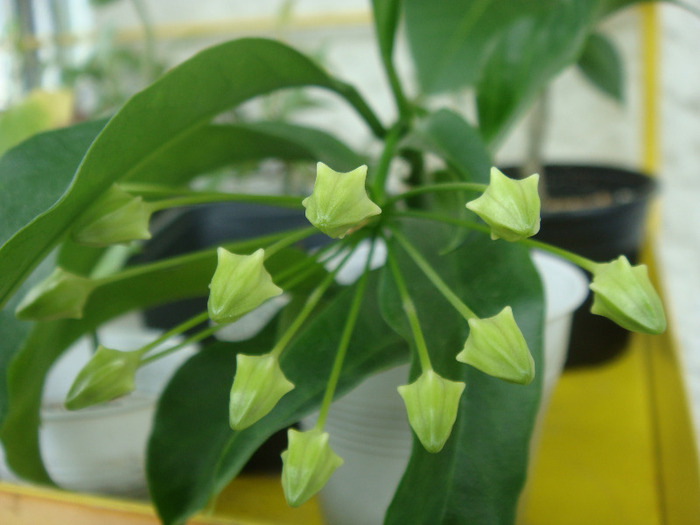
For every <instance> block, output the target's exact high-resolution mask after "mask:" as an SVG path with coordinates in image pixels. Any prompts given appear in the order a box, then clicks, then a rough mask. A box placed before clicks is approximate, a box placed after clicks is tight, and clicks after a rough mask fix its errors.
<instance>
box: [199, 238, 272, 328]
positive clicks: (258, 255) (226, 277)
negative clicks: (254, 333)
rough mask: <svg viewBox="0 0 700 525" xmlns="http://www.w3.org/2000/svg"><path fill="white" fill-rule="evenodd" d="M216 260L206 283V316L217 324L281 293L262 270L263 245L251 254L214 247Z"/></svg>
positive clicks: (233, 317)
mask: <svg viewBox="0 0 700 525" xmlns="http://www.w3.org/2000/svg"><path fill="white" fill-rule="evenodd" d="M216 253H217V256H218V263H217V265H216V271H215V272H214V276H213V277H212V279H211V284H209V289H210V292H209V302H208V304H207V307H208V309H209V317H210V318H211V319H212V321H214V322H216V323H229V322H231V321H235V320H236V319H238V318H239V317H240V316H242V315H243V314H246V313H248V312H250V311H251V310H255V309H256V308H257V307H258V306H260V305H261V304H262V303H264V302H265V301H267V300H268V299H270V298H271V297H275V296H277V295H280V294H281V293H282V289H281V288H279V287H278V286H276V285H275V283H273V282H272V277H270V274H269V273H268V272H267V270H265V266H263V261H264V259H265V252H264V250H263V249H262V248H260V249H259V250H257V251H256V252H254V253H251V254H250V255H236V254H235V253H231V252H229V251H227V250H226V249H224V248H219V249H218V250H217V252H216Z"/></svg>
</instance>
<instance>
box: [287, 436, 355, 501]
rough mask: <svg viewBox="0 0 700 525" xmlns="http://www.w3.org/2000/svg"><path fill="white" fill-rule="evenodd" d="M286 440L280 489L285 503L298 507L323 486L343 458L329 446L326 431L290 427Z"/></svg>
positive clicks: (341, 462)
mask: <svg viewBox="0 0 700 525" xmlns="http://www.w3.org/2000/svg"><path fill="white" fill-rule="evenodd" d="M287 440H288V445H287V450H285V451H284V452H282V489H283V490H284V497H285V499H286V500H287V503H288V504H289V505H290V506H291V507H298V506H299V505H301V504H302V503H304V502H305V501H307V500H308V499H309V498H311V496H313V495H314V494H316V493H317V492H318V491H319V490H321V489H322V488H323V486H324V485H325V484H326V482H327V481H328V478H330V477H331V474H333V472H334V471H335V469H337V468H338V467H339V466H340V465H342V464H343V460H342V459H341V458H340V457H339V456H338V455H337V454H336V453H335V452H333V451H332V450H331V447H330V446H329V445H328V432H322V431H321V430H318V429H312V430H308V431H306V432H299V431H298V430H294V429H293V428H290V429H289V430H288V431H287Z"/></svg>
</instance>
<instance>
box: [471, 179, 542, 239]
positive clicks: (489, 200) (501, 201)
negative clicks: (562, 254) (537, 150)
mask: <svg viewBox="0 0 700 525" xmlns="http://www.w3.org/2000/svg"><path fill="white" fill-rule="evenodd" d="M539 179H540V176H539V175H538V174H534V175H530V176H529V177H527V178H525V179H522V180H516V179H511V178H510V177H507V176H506V175H504V174H503V173H501V172H500V171H499V170H498V169H497V168H491V180H490V183H489V185H488V187H487V188H486V191H485V192H484V193H483V194H482V195H481V197H479V198H477V199H474V200H473V201H470V202H468V203H467V208H469V209H470V210H471V211H473V212H474V213H476V214H477V215H478V216H479V217H481V218H482V219H483V220H484V222H486V224H488V225H489V226H490V227H491V238H492V239H498V238H499V237H501V238H503V239H505V240H506V241H511V242H512V241H518V240H520V239H524V238H526V237H531V236H532V235H535V234H536V233H537V232H538V231H540V196H539V194H538V193H537V183H538V182H539Z"/></svg>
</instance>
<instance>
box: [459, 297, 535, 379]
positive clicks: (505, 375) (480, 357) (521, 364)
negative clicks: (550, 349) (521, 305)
mask: <svg viewBox="0 0 700 525" xmlns="http://www.w3.org/2000/svg"><path fill="white" fill-rule="evenodd" d="M468 322H469V337H468V338H467V342H466V343H465V344H464V349H463V350H462V351H461V352H460V353H459V354H457V361H460V362H462V363H466V364H468V365H471V366H473V367H474V368H478V369H479V370H481V371H482V372H484V373H486V374H489V375H491V376H494V377H498V378H499V379H504V380H506V381H510V382H511V383H520V384H522V385H527V384H528V383H530V382H531V381H532V380H533V379H534V377H535V361H534V360H533V359H532V355H530V350H529V349H528V347H527V343H526V342H525V338H524V337H523V334H522V332H521V331H520V328H518V325H517V324H516V323H515V319H514V318H513V310H512V309H511V308H510V306H506V307H505V308H504V309H503V310H501V311H500V312H499V313H498V314H496V315H495V316H493V317H488V318H486V319H478V318H472V319H469V321H468Z"/></svg>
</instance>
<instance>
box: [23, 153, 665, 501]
mask: <svg viewBox="0 0 700 525" xmlns="http://www.w3.org/2000/svg"><path fill="white" fill-rule="evenodd" d="M366 175H367V167H366V166H361V167H359V168H357V169H355V170H353V171H350V172H348V173H339V172H335V171H333V170H332V169H330V168H329V167H328V166H326V165H324V164H322V163H319V164H318V167H317V177H316V181H315V184H314V188H313V192H312V194H311V195H310V196H309V197H308V198H306V199H304V200H303V202H302V204H303V206H304V207H305V209H306V217H307V218H308V220H309V221H310V222H311V223H312V224H313V225H314V226H316V227H317V228H318V229H319V230H321V231H322V232H324V233H326V234H327V235H328V236H330V237H332V238H343V237H345V236H346V235H349V234H351V233H353V232H354V231H356V230H358V229H360V228H362V227H363V226H365V225H367V224H368V223H369V221H370V220H371V219H372V218H373V217H376V216H377V215H379V214H380V213H381V212H382V210H381V208H380V207H379V206H377V205H376V204H375V203H374V202H372V200H371V199H370V198H369V196H368V194H367V190H366V187H365V179H366ZM537 184H538V175H536V174H535V175H532V176H530V177H528V178H526V179H523V180H513V179H510V178H508V177H506V176H505V175H504V174H503V173H501V172H500V171H499V170H497V169H496V168H493V169H492V170H491V175H490V184H489V185H488V186H487V188H486V190H485V191H484V192H483V194H482V195H481V196H480V197H479V198H477V199H474V200H472V201H470V202H468V203H467V204H466V206H467V208H468V209H469V210H471V211H473V212H474V213H476V214H477V215H478V216H479V217H480V218H481V219H482V220H483V221H484V222H485V223H486V224H487V225H488V227H489V229H490V233H491V237H492V238H493V239H498V238H501V239H504V240H506V241H510V242H517V241H521V240H523V239H525V238H527V237H530V236H532V235H534V234H536V233H537V232H538V230H539V226H540V201H539V197H538V193H537ZM150 213H151V208H150V207H149V206H148V205H147V204H146V203H144V202H143V201H142V199H141V198H140V197H134V196H132V195H130V194H128V193H127V192H124V191H123V190H121V189H120V188H118V187H116V186H115V187H113V188H111V189H110V190H109V191H108V192H107V193H106V194H105V196H104V197H103V198H102V199H100V201H99V202H97V203H95V205H94V206H93V207H91V208H90V209H89V210H88V211H87V212H86V213H85V214H84V215H83V216H82V217H81V218H80V220H79V221H78V224H77V226H76V228H75V230H74V231H73V238H74V240H76V241H78V242H82V243H85V244H91V245H105V244H112V243H121V242H128V241H130V240H134V239H146V238H148V237H150V234H149V233H148V221H149V218H150ZM412 256H414V257H416V256H415V255H412ZM577 260H578V261H581V260H582V258H577ZM264 261H265V251H264V250H263V249H258V250H257V251H255V252H253V253H251V254H235V253H231V252H229V251H227V250H225V249H224V248H219V249H218V250H217V266H216V270H215V272H214V274H213V277H212V279H211V283H210V285H209V288H210V293H209V300H208V304H207V310H208V317H209V318H210V319H211V321H213V322H214V323H216V325H224V324H228V323H231V322H233V321H236V320H237V319H239V318H240V317H241V316H243V315H244V314H246V313H248V312H250V311H252V310H254V309H256V308H258V307H259V306H260V305H262V304H263V303H264V302H266V301H267V300H269V299H271V298H273V297H276V296H278V295H280V294H281V293H283V290H282V289H281V288H280V287H278V286H277V285H276V284H275V283H274V282H273V280H272V276H271V275H270V274H269V273H268V271H267V270H266V269H265V266H264ZM422 264H427V263H422ZM586 264H587V265H588V267H587V269H589V270H590V271H591V273H592V274H593V281H592V283H591V285H590V288H591V290H592V291H593V293H594V303H593V306H592V312H593V313H595V314H599V315H603V316H606V317H608V318H610V319H611V320H613V321H615V322H616V323H618V324H619V325H621V326H623V327H624V328H627V329H630V330H635V331H640V332H644V333H650V334H658V333H661V332H663V331H664V330H665V327H666V320H665V317H664V312H663V307H662V304H661V300H660V298H659V296H658V295H657V293H656V291H655V290H654V288H653V286H652V284H651V282H650V281H649V277H648V274H647V270H646V267H644V266H643V265H642V266H631V265H630V263H629V262H628V261H627V259H625V258H624V257H620V258H619V259H617V260H615V261H612V262H610V263H600V264H599V263H592V262H590V261H587V262H586ZM419 266H421V264H419ZM423 268H424V271H426V270H425V266H423ZM431 272H432V270H431ZM426 275H428V273H426ZM429 277H430V278H431V280H433V282H435V280H436V279H437V280H439V277H436V276H435V275H434V274H433V273H431V274H430V275H429ZM397 284H399V283H398V282H397ZM95 286H96V282H95V281H94V280H91V279H88V278H86V277H81V276H78V275H74V274H71V273H69V272H66V271H64V270H61V269H57V270H56V271H55V272H54V273H53V274H52V275H51V276H49V278H47V279H46V280H45V281H43V282H42V283H40V284H39V285H37V286H36V287H35V288H34V289H32V290H31V291H30V293H29V294H27V296H26V297H25V298H24V300H23V301H22V302H21V303H20V305H19V307H18V308H17V317H19V318H22V319H32V320H54V319H60V318H80V317H81V316H82V312H83V309H84V306H85V304H86V302H87V299H88V297H89V295H90V293H91V292H92V290H93V289H94V287H95ZM438 288H441V289H442V290H443V294H446V293H447V292H445V291H444V290H445V285H444V283H442V285H441V286H438ZM403 293H406V290H405V289H404V290H403ZM446 297H447V295H446ZM455 300H456V301H460V300H459V299H458V298H457V299H455V298H454V297H453V299H451V301H455ZM409 302H410V301H409ZM453 304H455V303H454V302H453ZM461 304H462V306H463V309H461V311H462V312H464V311H466V312H469V314H468V315H465V314H464V313H463V315H465V319H466V320H467V322H468V325H469V336H468V338H467V340H466V342H465V344H464V347H463V349H462V351H461V352H459V353H458V354H457V355H456V359H457V361H459V362H461V363H465V364H467V365H470V366H472V367H474V368H476V369H478V370H480V371H481V372H484V373H486V374H488V375H491V376H493V377H495V378H498V379H502V380H505V381H509V382H512V383H518V384H523V385H527V384H529V383H530V382H531V381H532V380H533V378H534V376H535V363H534V360H533V358H532V355H531V354H530V351H529V349H528V347H527V343H526V341H525V338H524V337H523V334H522V333H521V331H520V329H519V327H518V325H517V323H516V320H515V318H514V315H513V311H512V309H511V308H510V306H506V307H505V308H503V309H502V310H501V311H500V312H499V313H498V314H496V315H495V316H493V317H488V318H479V317H477V316H476V315H475V314H473V313H471V311H470V310H469V309H468V308H467V307H466V305H463V303H461ZM458 309H459V308H458ZM411 314H412V315H414V316H415V315H417V314H416V312H415V309H409V310H408V311H407V315H411ZM413 321H415V323H413V326H418V328H417V329H418V330H420V325H419V324H418V322H417V317H416V318H415V319H413ZM290 337H291V336H290ZM421 338H422V336H421ZM418 346H420V345H418ZM283 347H284V345H281V346H279V347H278V346H277V345H276V346H275V348H274V349H273V350H272V351H271V352H269V353H267V354H263V355H244V354H239V355H237V357H236V364H237V367H236V373H235V376H234V379H233V384H232V386H231V391H230V399H229V423H230V426H231V428H232V429H234V430H236V431H240V430H243V429H246V428H248V427H250V426H251V425H253V424H255V423H256V422H258V421H259V420H260V419H262V418H264V417H265V416H266V415H267V414H269V413H270V411H272V410H273V408H274V407H275V406H276V405H277V403H278V402H279V401H280V399H282V397H283V396H285V395H286V394H287V393H289V392H290V391H292V390H293V388H294V384H293V383H292V382H291V381H290V380H289V379H287V377H285V375H284V372H283V371H282V369H281V367H280V362H279V355H280V352H281V351H282V350H283ZM424 350H425V351H426V352H427V349H424ZM419 352H420V349H419ZM141 357H142V351H133V352H121V351H118V350H112V349H108V348H105V347H103V346H100V347H99V348H98V350H97V352H96V353H95V355H94V356H93V358H92V359H91V360H90V361H89V362H88V364H87V365H86V366H85V367H84V368H83V369H82V370H81V371H80V373H79V374H78V376H77V377H76V380H75V382H74V384H73V386H72V388H71V389H70V392H69V394H68V397H67V400H66V406H67V407H68V408H71V409H77V408H82V407H85V406H88V405H91V404H95V403H100V402H104V401H107V400H110V399H114V398H115V397H119V396H121V395H124V394H126V393H129V392H131V391H132V390H133V388H134V374H135V372H136V370H137V369H138V367H139V366H140V364H141V363H142V360H141ZM426 363H427V365H426ZM421 364H422V366H423V369H422V371H421V373H420V375H419V376H418V378H417V379H416V380H415V381H414V382H413V383H411V384H408V385H403V386H400V387H399V388H398V393H399V395H400V396H401V397H402V398H403V400H404V404H405V406H406V412H407V417H408V421H409V423H410V425H411V427H412V429H413V430H414V432H415V434H416V436H417V438H418V440H419V441H420V442H421V444H422V445H423V447H424V448H425V449H426V450H427V451H429V452H432V453H438V452H440V450H442V449H443V447H444V446H445V443H446V442H447V440H448V439H449V437H450V434H451V432H452V428H453V426H454V424H455V421H456V420H457V415H458V409H459V405H460V399H461V396H462V393H463V392H464V390H465V388H466V386H467V385H466V384H465V383H464V382H459V381H452V380H449V379H447V378H445V377H442V376H440V375H439V374H438V373H436V372H435V371H434V370H433V369H432V367H431V366H430V364H429V357H428V356H427V355H422V356H421ZM331 393H332V391H331ZM330 397H332V396H330ZM288 440H289V444H288V449H287V450H285V451H284V452H283V453H282V461H283V471H282V486H283V489H284V494H285V497H286V499H287V501H288V503H289V504H290V505H292V506H298V505H300V504H302V503H304V502H305V501H307V500H308V499H309V498H310V497H311V496H313V495H314V494H315V493H316V492H317V491H319V490H320V489H321V488H322V487H323V485H324V484H325V483H326V482H327V480H328V479H329V477H330V476H331V474H332V473H333V471H335V469H337V468H338V467H339V466H340V465H341V464H342V463H343V460H342V459H341V458H340V457H338V456H337V455H336V454H335V453H334V452H333V451H332V450H331V449H330V447H329V445H328V440H329V436H328V434H327V433H325V432H323V431H322V429H320V428H314V429H313V430H310V431H306V432H299V431H296V430H293V429H290V430H289V432H288Z"/></svg>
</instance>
